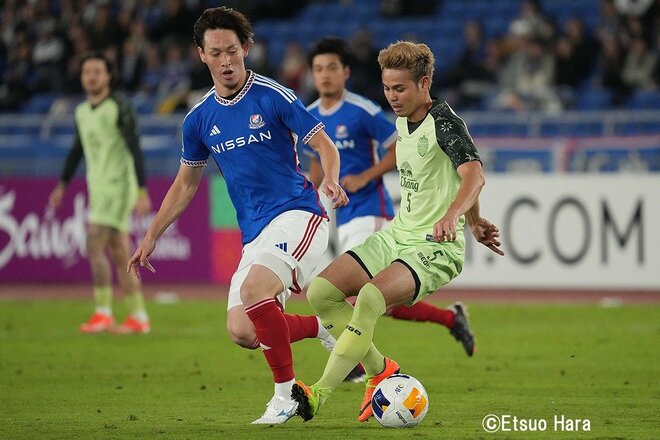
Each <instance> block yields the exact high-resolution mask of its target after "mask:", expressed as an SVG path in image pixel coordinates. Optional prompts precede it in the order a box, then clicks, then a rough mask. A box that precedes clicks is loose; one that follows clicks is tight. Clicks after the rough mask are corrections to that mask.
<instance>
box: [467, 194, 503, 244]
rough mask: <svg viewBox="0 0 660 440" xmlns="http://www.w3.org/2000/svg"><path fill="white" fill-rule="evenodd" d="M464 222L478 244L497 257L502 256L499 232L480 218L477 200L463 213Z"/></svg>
mask: <svg viewBox="0 0 660 440" xmlns="http://www.w3.org/2000/svg"><path fill="white" fill-rule="evenodd" d="M465 221H466V222H467V224H468V226H469V227H470V230H472V235H474V238H475V239H476V240H477V241H478V242H479V243H481V244H483V245H484V246H486V247H487V248H488V249H490V250H491V251H493V252H495V253H496V254H498V255H504V251H502V249H500V245H501V243H500V241H499V236H500V230H499V228H498V227H497V226H495V225H494V224H492V223H491V222H489V221H488V220H486V219H485V218H482V217H481V214H480V213H479V199H477V201H476V202H475V203H474V205H472V207H471V208H470V209H469V210H468V212H466V213H465Z"/></svg>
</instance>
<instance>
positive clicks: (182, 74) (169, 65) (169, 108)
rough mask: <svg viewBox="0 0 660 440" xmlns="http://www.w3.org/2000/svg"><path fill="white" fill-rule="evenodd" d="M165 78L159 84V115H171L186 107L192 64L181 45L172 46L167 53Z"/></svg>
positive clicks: (169, 46) (168, 47)
mask: <svg viewBox="0 0 660 440" xmlns="http://www.w3.org/2000/svg"><path fill="white" fill-rule="evenodd" d="M162 72H163V77H162V79H161V81H160V84H158V89H157V99H158V107H157V111H158V113H171V112H173V111H175V110H177V109H179V108H180V107H183V106H185V105H186V98H187V96H188V91H189V90H190V63H189V62H188V59H187V57H186V54H185V53H184V51H183V48H182V47H181V45H179V44H170V45H168V46H167V48H166V52H165V65H164V66H163V70H162Z"/></svg>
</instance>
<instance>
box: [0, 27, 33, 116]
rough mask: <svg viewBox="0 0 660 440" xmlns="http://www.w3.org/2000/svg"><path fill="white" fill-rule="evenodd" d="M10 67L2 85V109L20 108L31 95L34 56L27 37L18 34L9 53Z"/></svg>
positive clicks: (0, 99) (0, 98) (0, 104)
mask: <svg viewBox="0 0 660 440" xmlns="http://www.w3.org/2000/svg"><path fill="white" fill-rule="evenodd" d="M7 59H8V69H7V72H6V73H5V75H4V78H3V81H2V84H1V85H0V110H5V111H6V110H18V109H19V107H20V105H21V104H23V103H24V102H25V101H27V99H28V98H29V96H30V92H31V90H30V84H31V83H33V82H34V81H33V80H31V77H32V76H33V73H32V72H33V70H32V56H31V53H30V45H29V43H28V41H27V38H25V37H23V36H22V35H17V37H16V38H15V39H14V44H12V46H10V51H9V53H8V55H7Z"/></svg>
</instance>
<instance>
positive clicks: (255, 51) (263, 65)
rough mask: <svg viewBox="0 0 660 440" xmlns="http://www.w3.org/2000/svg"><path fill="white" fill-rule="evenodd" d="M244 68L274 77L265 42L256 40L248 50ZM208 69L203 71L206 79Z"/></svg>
mask: <svg viewBox="0 0 660 440" xmlns="http://www.w3.org/2000/svg"><path fill="white" fill-rule="evenodd" d="M245 64H246V66H247V68H248V69H250V70H254V71H255V72H259V74H260V75H264V76H267V77H269V78H274V77H275V69H273V66H271V64H270V61H269V60H268V45H267V43H266V41H265V40H261V39H256V40H255V41H254V44H253V45H252V47H251V48H250V52H249V53H248V56H247V59H246V62H245ZM207 70H208V69H206V68H205V69H204V76H205V77H208V72H207Z"/></svg>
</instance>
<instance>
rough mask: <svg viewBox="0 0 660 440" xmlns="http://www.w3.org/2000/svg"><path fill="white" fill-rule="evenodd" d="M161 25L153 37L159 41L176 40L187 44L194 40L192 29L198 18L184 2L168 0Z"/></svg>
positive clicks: (181, 0)
mask: <svg viewBox="0 0 660 440" xmlns="http://www.w3.org/2000/svg"><path fill="white" fill-rule="evenodd" d="M164 3H165V7H164V9H163V15H162V17H161V21H160V25H159V26H158V28H157V29H156V30H155V31H154V32H153V34H152V37H153V38H155V39H157V40H163V39H164V40H174V41H178V43H179V44H180V43H182V42H185V43H186V44H187V43H189V42H190V41H192V40H193V35H192V28H193V26H194V24H195V20H196V17H195V16H194V15H193V14H192V12H191V11H190V10H189V9H188V6H187V5H186V4H185V2H184V1H183V0H166V1H165V2H164Z"/></svg>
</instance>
